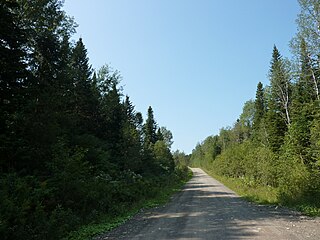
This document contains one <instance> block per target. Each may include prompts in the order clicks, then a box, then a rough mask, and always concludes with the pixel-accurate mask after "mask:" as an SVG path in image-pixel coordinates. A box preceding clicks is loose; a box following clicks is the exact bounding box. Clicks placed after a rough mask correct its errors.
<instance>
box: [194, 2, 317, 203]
mask: <svg viewBox="0 0 320 240" xmlns="http://www.w3.org/2000/svg"><path fill="white" fill-rule="evenodd" d="M299 4H300V7H301V12H300V14H299V15H298V18H297V21H296V22H297V30H298V31H297V34H296V36H294V37H293V39H292V41H291V42H290V47H291V49H292V53H293V58H292V59H290V60H289V59H287V58H284V57H283V56H282V55H281V53H280V51H279V50H278V49H277V47H276V46H274V47H273V51H272V56H271V63H270V70H269V74H268V77H269V80H270V82H269V84H268V85H266V86H263V84H262V83H261V82H259V83H258V85H257V90H256V97H255V99H254V100H249V101H247V102H246V103H245V104H244V107H243V111H242V113H241V115H240V117H239V119H237V121H236V122H235V123H234V125H233V127H226V128H222V129H221V130H220V133H219V135H216V136H209V137H207V138H206V139H205V140H204V141H203V142H202V143H199V144H198V145H197V146H196V147H195V149H194V150H193V152H192V156H191V164H192V165H193V166H201V167H203V168H204V169H206V170H207V171H212V172H214V174H216V175H218V176H224V177H227V178H229V179H238V180H241V182H243V183H245V184H246V185H248V186H250V187H252V188H256V187H265V188H266V189H268V188H269V189H273V190H275V191H276V193H277V198H278V200H277V201H278V202H279V203H282V204H307V205H308V206H311V207H314V208H315V209H319V207H320V100H319V99H320V96H319V94H320V93H319V88H320V30H319V26H320V2H319V1H313V0H299ZM275 37H276V36H275Z"/></svg>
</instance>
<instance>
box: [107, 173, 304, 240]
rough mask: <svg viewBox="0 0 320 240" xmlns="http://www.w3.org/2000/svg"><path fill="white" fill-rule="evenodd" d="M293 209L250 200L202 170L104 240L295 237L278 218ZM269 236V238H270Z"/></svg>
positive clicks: (288, 216) (291, 217) (295, 217)
mask: <svg viewBox="0 0 320 240" xmlns="http://www.w3.org/2000/svg"><path fill="white" fill-rule="evenodd" d="M282 220H285V221H286V222H294V221H299V216H298V215H296V214H293V213H292V212H290V211H284V210H281V211H279V209H275V207H272V206H260V205H257V204H253V203H249V202H247V201H245V200H244V199H242V198H240V197H238V196H237V195H236V194H235V193H234V192H232V191H231V190H229V189H228V188H226V187H225V186H224V185H222V184H220V183H219V182H218V181H216V180H214V179H212V178H211V177H209V176H208V175H207V174H205V173H204V172H202V171H195V172H194V177H193V178H192V179H191V180H190V181H189V182H188V184H186V186H185V187H184V189H183V191H182V192H180V193H178V194H177V195H176V196H175V197H174V198H173V199H172V201H171V202H170V203H169V204H167V205H166V206H164V207H159V208H156V209H153V210H152V211H150V212H147V213H144V214H141V215H140V216H137V217H136V218H134V219H132V220H131V221H129V223H128V224H125V225H124V226H121V227H120V228H118V229H117V230H115V231H113V232H111V233H110V234H107V235H106V236H107V238H102V239H148V240H149V239H159V240H162V239H163V240H164V239H166V240H171V239H257V238H259V239H261V238H260V237H262V239H283V238H282V237H283V231H287V232H286V233H285V234H286V235H285V236H286V237H288V238H287V239H296V238H295V236H294V235H292V236H291V235H290V234H291V233H290V232H288V230H287V229H286V228H285V227H283V229H281V226H278V228H274V224H277V221H282ZM268 236H269V237H268Z"/></svg>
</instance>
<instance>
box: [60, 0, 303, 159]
mask: <svg viewBox="0 0 320 240" xmlns="http://www.w3.org/2000/svg"><path fill="white" fill-rule="evenodd" d="M64 9H65V11H66V12H67V14H68V15H70V16H73V17H74V18H75V21H76V22H77V23H78V24H79V27H78V28H77V34H76V35H75V36H74V37H75V39H76V38H78V37H80V36H81V37H82V38H83V41H84V43H85V45H86V48H87V49H88V54H89V58H90V62H91V64H92V66H93V67H94V68H96V69H97V68H99V67H101V66H102V65H103V64H105V63H107V64H110V65H111V66H112V67H113V68H114V69H117V70H119V71H120V72H121V75H122V77H123V81H122V82H121V84H122V85H123V86H124V93H125V94H128V95H129V96H130V98H131V100H132V102H133V103H134V105H135V106H136V110H137V111H140V112H142V113H143V115H144V116H146V112H147V108H148V106H149V105H151V106H152V108H153V110H154V113H155V118H156V121H157V122H158V123H159V125H160V126H165V127H167V128H168V129H169V130H171V131H172V133H173V135H174V145H173V149H174V150H175V149H180V150H182V151H185V152H186V153H190V152H191V151H192V149H193V148H194V147H195V145H196V144H197V142H200V141H202V140H204V139H205V138H206V137H207V136H209V135H213V134H218V133H219V130H220V129H221V128H222V127H226V126H232V125H233V123H234V122H235V121H236V119H237V118H238V117H239V115H240V114H241V112H242V107H243V104H244V103H245V102H246V101H247V100H249V99H253V98H254V97H255V91H256V86H257V83H258V82H259V81H261V82H263V83H264V84H268V79H267V73H268V69H269V62H270V59H271V53H272V48H273V45H274V44H276V45H277V47H278V48H279V50H280V52H281V53H282V54H283V55H284V56H287V57H290V50H289V47H288V43H289V41H290V39H291V38H292V37H293V35H294V34H295V32H296V24H295V19H296V16H297V14H298V12H299V6H298V3H297V1H296V0H241V1H240V0H113V1H110V0H95V1H85V0H66V1H65V7H64Z"/></svg>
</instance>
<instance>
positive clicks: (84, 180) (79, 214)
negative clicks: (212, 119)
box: [0, 0, 187, 239]
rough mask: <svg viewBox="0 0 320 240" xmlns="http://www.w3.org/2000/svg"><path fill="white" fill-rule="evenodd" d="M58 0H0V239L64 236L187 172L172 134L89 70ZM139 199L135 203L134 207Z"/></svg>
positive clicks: (105, 72) (110, 80) (113, 77)
mask: <svg viewBox="0 0 320 240" xmlns="http://www.w3.org/2000/svg"><path fill="white" fill-rule="evenodd" d="M62 7H63V1H60V0H12V1H11V0H10V1H9V0H8V1H7V0H5V1H0V236H1V239H61V238H64V237H67V236H68V233H69V232H71V231H74V230H77V229H78V228H79V227H81V226H83V225H86V224H89V223H95V222H99V221H100V220H101V219H104V218H105V217H109V218H113V217H117V216H120V215H121V214H123V213H124V212H127V211H129V210H132V209H133V208H134V207H135V206H140V205H141V203H143V202H146V201H147V200H148V199H152V198H154V197H155V196H157V194H159V192H161V191H163V190H164V189H166V188H168V187H171V186H173V185H175V184H176V183H177V182H181V181H183V180H185V179H186V177H187V170H186V166H182V164H179V162H177V161H176V162H175V160H174V157H173V154H172V153H171V145H172V133H171V131H170V130H168V129H166V128H165V127H160V126H159V125H158V123H157V122H156V119H155V116H154V112H153V109H152V107H151V106H150V107H149V108H148V109H146V112H147V117H146V119H145V120H144V119H143V114H142V113H140V112H137V111H136V110H135V107H134V105H133V103H132V102H131V100H130V98H129V96H125V95H124V94H123V88H122V86H121V79H122V77H121V75H120V73H119V72H118V71H116V70H113V69H112V67H110V66H108V65H104V66H102V67H101V68H100V69H93V68H92V66H91V65H90V62H89V59H88V55H87V49H86V47H85V44H84V40H83V39H81V38H80V39H78V40H77V41H74V40H72V36H73V34H74V33H75V29H76V27H77V24H76V23H75V21H74V19H73V18H72V17H69V16H68V15H66V13H65V12H64V11H63V10H62ZM139 204H140V205H139Z"/></svg>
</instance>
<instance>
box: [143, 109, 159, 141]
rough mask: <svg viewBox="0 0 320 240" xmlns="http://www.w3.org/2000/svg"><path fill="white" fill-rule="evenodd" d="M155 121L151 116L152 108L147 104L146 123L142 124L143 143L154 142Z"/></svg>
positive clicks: (155, 134) (155, 139) (155, 138)
mask: <svg viewBox="0 0 320 240" xmlns="http://www.w3.org/2000/svg"><path fill="white" fill-rule="evenodd" d="M157 128H158V127H157V123H156V121H155V119H154V116H153V110H152V107H151V106H149V108H148V116H147V119H146V123H145V125H144V136H145V137H144V141H145V144H147V145H149V144H150V143H151V144H155V143H156V141H157V132H156V131H157Z"/></svg>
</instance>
